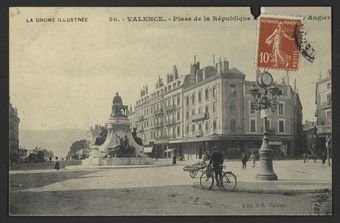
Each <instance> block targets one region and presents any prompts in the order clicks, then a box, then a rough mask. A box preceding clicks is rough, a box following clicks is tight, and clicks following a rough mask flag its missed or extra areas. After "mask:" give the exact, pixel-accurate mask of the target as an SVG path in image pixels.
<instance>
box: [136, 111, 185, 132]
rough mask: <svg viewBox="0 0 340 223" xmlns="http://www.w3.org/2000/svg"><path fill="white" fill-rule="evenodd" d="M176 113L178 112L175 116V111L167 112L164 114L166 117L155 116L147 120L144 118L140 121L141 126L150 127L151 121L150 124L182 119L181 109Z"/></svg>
mask: <svg viewBox="0 0 340 223" xmlns="http://www.w3.org/2000/svg"><path fill="white" fill-rule="evenodd" d="M176 114H177V116H175V114H174V113H173V112H167V113H166V115H165V116H164V118H159V117H155V118H150V119H146V120H144V121H142V122H141V123H140V127H141V128H143V127H149V123H150V126H154V125H159V124H161V123H162V122H163V121H164V122H165V123H168V122H176V121H178V120H180V118H181V113H180V112H179V111H177V113H176Z"/></svg>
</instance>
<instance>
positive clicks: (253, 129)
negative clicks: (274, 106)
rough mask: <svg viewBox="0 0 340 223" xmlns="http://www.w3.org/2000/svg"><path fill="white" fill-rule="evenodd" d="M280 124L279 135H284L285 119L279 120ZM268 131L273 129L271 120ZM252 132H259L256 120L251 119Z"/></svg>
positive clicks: (268, 122) (268, 120)
mask: <svg viewBox="0 0 340 223" xmlns="http://www.w3.org/2000/svg"><path fill="white" fill-rule="evenodd" d="M263 122H264V121H263ZM278 124H279V128H278V131H279V133H284V132H285V120H283V119H280V120H278ZM266 129H267V130H270V129H271V119H267V122H266ZM250 132H257V125H256V119H250Z"/></svg>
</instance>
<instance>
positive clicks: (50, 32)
mask: <svg viewBox="0 0 340 223" xmlns="http://www.w3.org/2000/svg"><path fill="white" fill-rule="evenodd" d="M18 11H19V13H17V12H18ZM265 13H268V14H279V15H294V16H305V17H306V19H305V20H304V24H305V29H306V31H307V38H308V40H309V41H310V42H312V43H313V46H314V48H315V50H316V53H315V55H316V58H315V60H314V62H313V63H310V62H308V61H307V60H306V59H304V58H301V60H300V67H299V70H298V71H295V72H290V73H289V76H290V84H291V85H292V86H293V83H294V79H296V82H297V88H298V91H299V94H300V99H301V102H302V106H303V118H304V120H314V119H315V117H314V112H315V98H314V90H315V82H316V81H318V80H319V75H320V73H321V74H322V75H323V77H325V76H326V73H327V71H328V69H330V68H331V21H330V20H308V19H307V18H308V17H309V16H310V15H312V16H330V15H331V9H330V8H327V7H323V8H321V7H312V8H306V7H305V8H278V7H277V8H265ZM219 15H221V16H240V17H251V14H250V10H249V8H247V7H243V8H241V7H239V8H223V7H219V8H214V7H208V8H201V7H192V8H178V7H176V8H147V7H143V8H123V7H122V8H74V7H73V8H60V7H59V8H44V7H40V8H11V16H10V55H9V56H10V57H9V58H10V74H9V87H10V100H11V103H12V104H13V105H14V106H15V107H17V109H18V114H19V117H20V119H21V122H20V128H22V129H34V130H51V129H60V128H81V129H88V128H89V127H90V126H93V125H94V124H95V123H97V122H98V123H104V122H105V121H106V120H107V119H108V118H109V115H110V113H111V106H112V99H113V96H114V95H115V93H116V92H119V94H120V95H121V96H122V98H123V103H124V104H126V105H135V102H136V100H137V99H138V97H139V96H140V89H141V88H142V86H143V85H145V84H147V85H148V86H149V92H151V91H152V90H153V89H154V86H155V83H156V80H157V78H158V76H161V77H163V80H164V79H165V78H166V74H167V73H170V72H171V71H172V66H173V65H174V64H176V66H177V68H178V70H179V74H180V75H185V74H187V73H188V72H189V68H190V64H191V63H192V62H193V58H194V55H196V56H197V60H198V61H200V63H201V66H202V67H203V66H207V65H212V57H213V55H215V58H216V60H218V58H222V59H223V58H226V59H228V60H229V61H230V67H236V68H237V69H239V70H240V71H242V72H243V73H244V74H246V79H247V80H254V79H255V71H256V68H255V53H256V39H257V20H253V18H252V17H251V20H249V21H243V22H240V21H226V22H219V21H201V22H193V21H191V22H174V21H166V22H127V21H126V17H128V16H164V17H165V18H170V19H172V18H173V17H174V16H180V17H192V18H194V17H195V16H198V17H203V16H207V17H212V16H219ZM70 17H87V18H88V22H87V23H60V22H54V23H52V22H50V23H48V22H36V21H37V19H41V18H55V19H56V18H70ZM109 17H117V18H119V19H120V20H121V21H120V22H109ZM31 18H32V19H33V21H34V22H27V21H30V19H31ZM122 18H125V21H122ZM271 73H272V74H273V76H274V80H275V81H277V82H281V79H282V77H283V76H284V75H285V74H286V72H283V71H276V70H274V71H272V72H271Z"/></svg>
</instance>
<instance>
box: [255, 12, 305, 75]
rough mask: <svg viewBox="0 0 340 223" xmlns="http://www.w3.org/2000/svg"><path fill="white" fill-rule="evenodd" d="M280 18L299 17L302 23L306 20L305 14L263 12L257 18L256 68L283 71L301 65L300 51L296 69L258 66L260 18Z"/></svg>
mask: <svg viewBox="0 0 340 223" xmlns="http://www.w3.org/2000/svg"><path fill="white" fill-rule="evenodd" d="M266 17H267V18H278V19H295V20H296V19H299V20H301V23H302V22H303V21H304V16H299V15H294V16H293V15H275V14H266V13H261V15H260V16H259V17H258V18H257V34H256V45H255V46H256V52H255V60H254V61H255V64H254V65H255V69H260V68H261V69H263V70H265V71H267V70H282V71H297V70H298V69H299V68H300V65H301V56H302V55H301V53H300V52H299V53H300V57H299V63H298V67H297V68H296V69H293V68H287V69H283V68H268V67H262V66H257V55H258V50H259V47H258V45H259V38H260V19H261V18H266Z"/></svg>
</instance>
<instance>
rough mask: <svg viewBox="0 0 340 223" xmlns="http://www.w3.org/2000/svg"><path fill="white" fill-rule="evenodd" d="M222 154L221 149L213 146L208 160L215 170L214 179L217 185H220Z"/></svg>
mask: <svg viewBox="0 0 340 223" xmlns="http://www.w3.org/2000/svg"><path fill="white" fill-rule="evenodd" d="M223 161H224V159H223V154H222V151H221V150H220V149H219V148H218V147H216V146H214V148H213V152H212V154H211V159H210V161H209V164H212V166H213V169H214V171H215V179H216V182H217V183H216V185H217V186H218V187H221V186H222V165H223Z"/></svg>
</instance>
